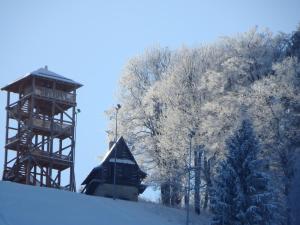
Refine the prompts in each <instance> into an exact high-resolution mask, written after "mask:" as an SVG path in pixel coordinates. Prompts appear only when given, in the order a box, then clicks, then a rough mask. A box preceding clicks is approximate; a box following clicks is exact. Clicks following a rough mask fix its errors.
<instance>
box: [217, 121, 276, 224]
mask: <svg viewBox="0 0 300 225" xmlns="http://www.w3.org/2000/svg"><path fill="white" fill-rule="evenodd" d="M226 146H227V149H228V153H227V155H226V159H225V160H224V161H223V162H222V163H221V165H220V167H219V169H218V177H217V179H216V181H215V187H214V190H213V193H214V194H213V200H212V205H211V209H212V212H213V214H214V218H213V222H212V224H214V225H221V224H222V225H224V224H228V225H246V224H249V225H250V224H251V225H256V224H257V225H268V224H269V225H271V224H272V225H273V224H276V222H275V220H274V219H275V213H276V210H277V203H276V202H275V201H274V193H275V192H274V190H272V188H271V187H270V185H269V176H268V174H267V173H266V172H263V169H264V166H265V165H266V162H264V161H263V160H261V159H259V153H260V145H259V143H258V141H257V138H256V137H255V134H254V131H253V128H252V125H251V122H250V121H249V120H247V119H245V120H243V122H242V125H241V128H240V129H238V130H237V131H236V132H235V134H234V135H233V136H232V137H231V138H229V139H228V140H227V142H226Z"/></svg>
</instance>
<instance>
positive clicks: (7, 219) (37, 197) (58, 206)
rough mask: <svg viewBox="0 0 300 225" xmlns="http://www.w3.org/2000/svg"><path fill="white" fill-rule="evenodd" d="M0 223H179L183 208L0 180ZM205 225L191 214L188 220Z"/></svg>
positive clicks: (205, 218) (205, 220)
mask: <svg viewBox="0 0 300 225" xmlns="http://www.w3.org/2000/svg"><path fill="white" fill-rule="evenodd" d="M0 224H1V225H60V224H64V225H77V224H78V225H83V224H87V225H168V224H173V225H177V224H178V225H179V224H181V225H182V224H185V211H184V210H181V209H174V208H168V207H164V206H162V205H159V204H153V203H147V202H130V201H123V200H112V199H109V198H102V197H94V196H87V195H84V194H78V193H72V192H67V191H61V190H56V189H50V188H41V187H34V186H27V185H22V184H17V183H11V182H5V181H0ZM190 224H194V225H196V224H199V225H206V224H209V219H208V216H206V215H200V216H197V215H196V214H194V213H191V223H190Z"/></svg>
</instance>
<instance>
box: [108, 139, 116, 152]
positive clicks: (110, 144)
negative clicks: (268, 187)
mask: <svg viewBox="0 0 300 225" xmlns="http://www.w3.org/2000/svg"><path fill="white" fill-rule="evenodd" d="M114 143H115V142H114V141H110V142H109V144H108V147H109V150H110V149H111V147H112V146H113V145H114Z"/></svg>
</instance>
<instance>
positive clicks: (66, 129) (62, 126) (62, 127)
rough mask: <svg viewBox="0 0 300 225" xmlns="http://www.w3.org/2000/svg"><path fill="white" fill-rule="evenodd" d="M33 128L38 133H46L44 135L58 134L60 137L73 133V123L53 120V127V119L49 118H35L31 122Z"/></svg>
mask: <svg viewBox="0 0 300 225" xmlns="http://www.w3.org/2000/svg"><path fill="white" fill-rule="evenodd" d="M31 127H32V129H33V130H34V131H35V132H36V133H40V134H44V135H49V136H50V135H51V133H52V134H53V135H54V136H57V137H59V138H66V137H68V136H70V135H72V131H73V129H72V125H71V124H66V123H60V122H58V121H57V122H53V126H52V127H51V121H49V120H42V119H37V118H34V119H33V120H32V124H31Z"/></svg>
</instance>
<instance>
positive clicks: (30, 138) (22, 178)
mask: <svg viewBox="0 0 300 225" xmlns="http://www.w3.org/2000/svg"><path fill="white" fill-rule="evenodd" d="M81 86H82V85H81V84H80V83H77V82H75V81H73V80H71V79H68V78H66V77H63V76H61V75H58V74H56V73H53V72H51V71H49V70H48V69H47V67H45V68H41V69H38V70H36V71H34V72H31V73H30V74H27V75H26V76H25V77H23V78H21V79H19V80H17V81H15V82H13V83H11V84H9V85H7V86H5V87H4V88H2V90H5V91H7V106H6V111H7V114H6V133H5V155H4V170H3V180H9V181H13V182H18V183H23V184H30V185H37V186H46V187H52V188H59V189H66V190H70V191H75V189H76V187H75V175H74V159H75V138H76V137H75V136H76V135H75V128H76V89H77V88H79V87H81Z"/></svg>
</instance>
